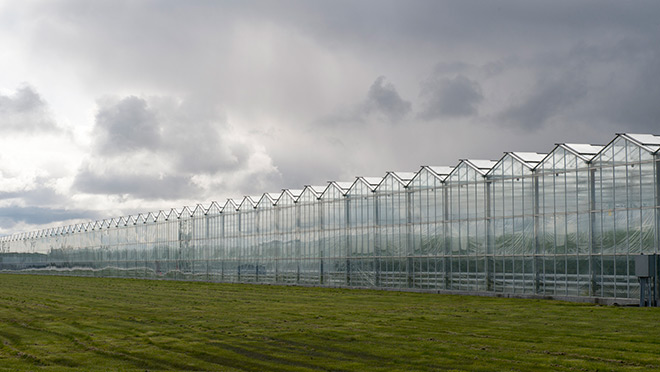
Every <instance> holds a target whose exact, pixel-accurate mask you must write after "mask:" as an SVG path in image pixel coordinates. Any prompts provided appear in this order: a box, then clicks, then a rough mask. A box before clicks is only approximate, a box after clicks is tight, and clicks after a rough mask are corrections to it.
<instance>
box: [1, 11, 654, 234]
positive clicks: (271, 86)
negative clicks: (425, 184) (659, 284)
mask: <svg viewBox="0 0 660 372" xmlns="http://www.w3.org/2000/svg"><path fill="white" fill-rule="evenodd" d="M619 132H632V133H654V134H660V2H658V1H609V2H608V1H575V0H570V1H545V2H540V1H479V2H477V1H453V2H449V1H435V0H433V1H384V0H373V1H366V0H365V1H336V0H335V1H311V0H304V1H263V2H261V1H245V0H240V1H118V0H112V1H88V0H81V1H9V0H7V1H3V0H0V234H8V233H13V232H20V231H27V230H33V229H37V228H43V227H47V226H58V225H63V224H69V223H75V222H82V221H88V220H92V219H97V218H110V217H118V216H122V215H127V214H132V213H136V212H150V211H158V210H161V209H163V210H169V209H170V208H173V207H176V208H181V207H182V206H183V205H194V204H196V203H203V204H204V205H208V204H209V202H210V201H213V200H216V201H219V202H221V203H222V202H224V201H225V200H226V199H227V198H241V197H242V196H244V195H260V194H262V193H263V192H279V191H280V190H281V189H282V188H302V186H303V185H307V184H312V185H323V184H325V183H326V181H328V180H340V181H349V180H352V179H354V177H355V176H383V175H384V174H385V172H386V171H417V170H418V169H419V166H420V165H455V164H456V163H457V162H458V159H463V158H475V159H479V158H483V159H493V160H497V159H499V158H500V157H501V156H502V153H503V152H504V151H537V152H548V151H550V150H551V149H552V148H553V145H554V144H555V143H558V142H569V143H576V142H584V143H595V144H603V143H606V142H608V141H609V140H611V139H612V138H613V137H614V135H615V133H619Z"/></svg>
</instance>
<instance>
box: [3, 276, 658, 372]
mask: <svg viewBox="0 0 660 372" xmlns="http://www.w3.org/2000/svg"><path fill="white" fill-rule="evenodd" d="M0 288H1V289H0V342H1V343H0V370H12V371H13V370H37V369H40V370H58V371H59V370H72V371H73V370H75V371H78V370H140V371H144V370H149V371H154V370H227V371H239V370H244V371H282V370H290V371H307V370H333V371H365V370H375V371H379V370H380V371H393V370H399V371H411V370H470V371H475V370H481V371H494V370H521V371H542V370H547V371H557V370H559V371H563V370H578V371H596V370H598V371H609V370H640V371H642V370H643V371H646V370H650V369H659V370H660V309H658V308H655V309H654V308H621V307H607V306H595V305H585V304H575V303H566V302H559V301H546V300H518V299H498V298H486V297H472V296H450V295H437V294H420V293H404V292H387V291H368V290H346V289H329V288H302V287H281V286H266V285H241V284H216V283H193V282H175V281H155V280H132V279H106V278H76V277H57V276H32V275H0Z"/></svg>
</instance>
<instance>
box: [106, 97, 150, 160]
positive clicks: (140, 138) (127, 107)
mask: <svg viewBox="0 0 660 372" xmlns="http://www.w3.org/2000/svg"><path fill="white" fill-rule="evenodd" d="M95 129H96V141H97V147H96V149H95V150H96V151H97V152H98V153H101V154H117V153H124V154H125V153H126V152H129V151H135V150H140V149H146V150H153V149H157V148H158V147H159V146H160V145H161V140H160V130H159V125H158V122H157V121H156V116H155V115H154V114H153V113H152V112H151V111H150V110H149V108H148V107H147V102H146V101H145V100H144V99H141V98H138V97H135V96H130V97H126V98H124V99H122V100H120V101H119V102H117V103H116V104H110V105H104V106H102V107H101V108H100V109H99V111H98V113H97V114H96V128H95Z"/></svg>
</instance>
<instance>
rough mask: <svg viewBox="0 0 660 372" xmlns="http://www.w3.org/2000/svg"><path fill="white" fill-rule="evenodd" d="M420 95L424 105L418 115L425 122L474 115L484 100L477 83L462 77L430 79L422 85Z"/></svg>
mask: <svg viewBox="0 0 660 372" xmlns="http://www.w3.org/2000/svg"><path fill="white" fill-rule="evenodd" d="M420 95H421V98H422V100H423V102H424V103H423V105H422V111H421V112H420V113H419V115H420V117H421V118H423V119H425V120H432V119H436V118H441V117H443V116H471V115H475V114H477V111H478V105H479V103H481V101H483V99H484V96H483V93H482V91H481V86H480V85H479V83H478V82H476V81H473V80H470V79H468V78H467V77H465V76H463V75H458V76H456V77H454V78H438V77H431V78H429V79H428V80H426V81H424V82H423V83H422V91H421V94H420Z"/></svg>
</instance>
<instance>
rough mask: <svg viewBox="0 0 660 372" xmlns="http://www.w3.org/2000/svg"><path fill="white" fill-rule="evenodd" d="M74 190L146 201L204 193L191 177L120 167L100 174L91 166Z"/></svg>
mask: <svg viewBox="0 0 660 372" xmlns="http://www.w3.org/2000/svg"><path fill="white" fill-rule="evenodd" d="M74 188H75V189H77V190H79V191H81V192H85V193H89V194H108V195H131V196H133V197H137V198H141V199H146V200H154V199H177V198H181V197H185V196H186V195H195V194H196V193H199V192H200V191H201V190H200V189H199V187H197V186H195V185H193V184H192V183H191V182H190V177H189V176H187V175H182V176H159V175H157V174H156V175H150V174H134V173H128V172H125V171H123V170H122V169H119V168H111V169H109V170H107V171H105V172H102V173H98V172H95V171H94V170H93V167H92V166H91V165H89V164H88V165H87V166H85V167H84V168H83V169H82V170H81V171H80V172H79V173H78V174H77V175H76V180H75V183H74Z"/></svg>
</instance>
